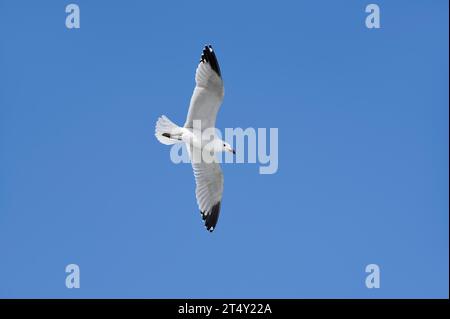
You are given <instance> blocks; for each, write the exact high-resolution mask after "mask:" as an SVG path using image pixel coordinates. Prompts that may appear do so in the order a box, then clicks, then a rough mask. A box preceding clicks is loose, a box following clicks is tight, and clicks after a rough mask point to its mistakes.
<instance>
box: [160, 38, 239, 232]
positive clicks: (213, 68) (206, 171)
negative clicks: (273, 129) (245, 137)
mask: <svg viewBox="0 0 450 319" xmlns="http://www.w3.org/2000/svg"><path fill="white" fill-rule="evenodd" d="M195 83H196V86H195V88H194V92H193V94H192V97H191V102H190V105H189V111H188V114H187V118H186V123H184V126H183V127H180V126H178V125H176V124H174V123H173V122H172V121H171V120H169V119H168V118H167V117H166V116H165V115H162V116H161V117H159V118H158V121H157V122H156V128H155V136H156V138H157V139H158V141H160V142H161V143H162V144H166V145H172V144H175V143H185V144H186V146H187V150H188V153H189V158H190V159H191V164H192V168H193V170H194V177H195V183H196V189H195V195H196V198H197V204H198V207H199V209H200V213H201V216H202V218H203V221H204V222H205V227H206V229H207V230H208V231H210V232H212V231H213V230H214V229H215V227H216V224H217V221H218V219H219V213H220V204H221V202H222V193H223V174H222V170H221V169H220V165H219V164H218V163H217V162H216V161H207V160H205V159H204V158H203V155H202V156H200V158H199V156H198V154H204V153H202V152H203V151H205V154H208V153H209V154H213V155H214V154H216V153H219V152H230V153H233V154H235V153H236V152H235V151H234V149H233V148H232V147H231V145H230V144H228V143H226V142H225V141H223V140H221V139H219V138H218V137H217V136H216V134H215V124H216V117H217V112H218V111H219V108H220V105H221V104H222V101H223V96H224V88H223V80H222V74H221V72H220V67H219V62H218V61H217V57H216V54H215V52H214V50H213V48H212V46H211V45H206V46H205V47H204V48H203V53H202V56H201V59H200V62H199V64H198V66H197V70H196V72H195ZM198 123H200V125H201V128H200V129H196V127H197V126H196V125H197V124H198ZM211 129H214V130H213V131H212V130H211ZM205 130H209V132H213V134H209V136H205V134H204V133H205ZM194 155H197V156H194Z"/></svg>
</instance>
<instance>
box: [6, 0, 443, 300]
mask: <svg viewBox="0 0 450 319" xmlns="http://www.w3.org/2000/svg"><path fill="white" fill-rule="evenodd" d="M72 2H74V3H77V4H78V5H79V6H80V10H81V28H80V29H78V30H68V29H66V27H65V18H66V13H65V6H66V5H67V4H69V3H70V2H69V1H12V0H0V297H4V298H5V297H6V298H15V297H26V298H29V297H39V298H49V297H59V298H81V297H87V298H93V297H103V298H109V297H114V298H117V297H123V298H156V297H160V298H164V297H167V298H170V297H179V298H185V297H192V298H194V297H198V298H214V297H236V298H238V297H256V298H258V297H267V298H283V297H286V298H337V297H338V298H347V297H352V298H382V297H385V298H395V297H402V298H408V297H412V298H418V297H425V298H431V297H440V298H443V297H445V298H447V297H448V280H449V278H448V270H449V256H448V250H449V246H448V236H449V232H448V223H449V219H448V218H449V214H448V212H449V206H448V203H449V201H448V191H449V190H448V185H449V184H448V183H449V180H448V177H449V171H448V164H449V158H448V151H449V149H448V146H449V140H448V129H449V122H448V116H449V114H448V110H449V109H448V104H449V95H448V85H449V83H448V68H449V65H448V54H449V52H448V2H447V1H377V2H376V3H377V4H378V5H379V6H380V8H381V26H382V27H381V29H377V30H374V29H372V30H369V29H367V28H366V27H365V24H364V20H365V17H366V15H367V14H366V13H365V6H366V5H367V4H368V3H370V2H369V1H345V2H344V1H276V2H275V1H266V2H264V1H253V2H250V1H249V2H242V1H226V2H223V1H221V2H219V1H214V2H211V3H205V2H204V1H183V2H182V1H82V0H79V1H72ZM205 43H211V44H213V46H214V47H215V49H216V52H217V56H218V58H219V63H220V66H221V69H222V75H223V78H224V81H225V91H226V92H225V100H224V104H223V106H222V108H221V110H220V113H219V117H218V121H217V127H218V128H219V129H221V130H224V128H226V127H243V128H246V127H254V128H258V127H261V128H264V127H265V128H270V127H274V128H278V129H279V169H278V172H277V173H276V174H274V175H260V174H258V165H257V164H224V165H222V167H223V171H224V176H225V190H224V197H223V203H222V212H221V216H220V220H219V223H218V227H217V229H216V231H215V232H214V233H212V234H211V233H208V232H207V231H206V230H205V229H204V227H203V225H202V222H201V218H200V214H199V212H198V209H197V205H196V201H195V196H194V186H195V184H194V178H193V175H192V170H191V167H190V165H189V164H180V165H175V164H173V163H172V162H171V161H170V157H169V148H168V147H167V146H164V145H161V144H160V143H158V141H157V140H156V139H155V138H154V136H153V132H154V124H155V121H156V119H157V117H158V116H159V115H161V114H166V115H167V116H169V117H170V118H171V119H172V120H173V121H175V122H176V123H178V124H183V123H184V120H185V116H186V112H187V106H188V103H189V99H190V96H191V93H192V89H193V87H194V71H195V68H196V63H197V61H198V59H199V56H200V53H201V49H202V46H203V45H204V44H205ZM70 263H76V264H78V265H79V266H80V269H81V288H80V289H67V288H66V287H65V276H66V273H65V266H66V265H67V264H70ZM371 263H376V264H378V265H379V266H380V269H381V288H379V289H367V288H366V287H365V283H364V281H365V276H366V273H365V271H364V270H365V266H366V265H367V264H371Z"/></svg>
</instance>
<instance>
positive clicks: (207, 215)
mask: <svg viewBox="0 0 450 319" xmlns="http://www.w3.org/2000/svg"><path fill="white" fill-rule="evenodd" d="M192 168H193V169H194V176H195V183H196V184H197V187H196V189H195V195H196V197H197V204H198V207H199V209H200V213H201V214H202V218H203V220H204V221H205V227H206V229H207V230H209V231H210V232H212V231H213V230H214V228H215V227H216V224H217V220H218V219H219V213H220V202H221V200H222V193H223V174H222V170H221V169H220V165H219V164H218V163H215V162H212V163H204V162H200V163H195V162H192Z"/></svg>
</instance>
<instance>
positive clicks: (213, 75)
mask: <svg viewBox="0 0 450 319" xmlns="http://www.w3.org/2000/svg"><path fill="white" fill-rule="evenodd" d="M195 82H196V87H195V89H194V93H193V94H192V97H191V103H190V105H189V112H188V115H187V119H186V123H185V124H184V127H187V128H192V127H193V121H194V120H201V127H202V130H204V129H206V128H209V127H215V125H216V116H217V111H218V110H219V107H220V104H222V100H223V95H224V90H223V81H222V76H221V74H220V67H219V62H217V58H216V54H215V53H214V50H213V49H212V47H211V46H210V45H209V46H205V48H204V49H203V54H202V57H201V60H200V63H199V64H198V67H197V71H196V72H195Z"/></svg>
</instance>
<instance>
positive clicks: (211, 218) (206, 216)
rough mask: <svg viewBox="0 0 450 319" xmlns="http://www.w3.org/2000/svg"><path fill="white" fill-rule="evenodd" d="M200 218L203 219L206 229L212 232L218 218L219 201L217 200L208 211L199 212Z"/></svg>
mask: <svg viewBox="0 0 450 319" xmlns="http://www.w3.org/2000/svg"><path fill="white" fill-rule="evenodd" d="M200 213H201V214H202V219H203V220H204V221H205V227H206V229H207V230H208V231H210V232H213V231H214V229H215V228H216V225H217V221H218V220H219V213H220V202H217V203H216V204H215V205H214V206H213V207H212V208H211V210H210V212H209V213H206V212H200Z"/></svg>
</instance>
